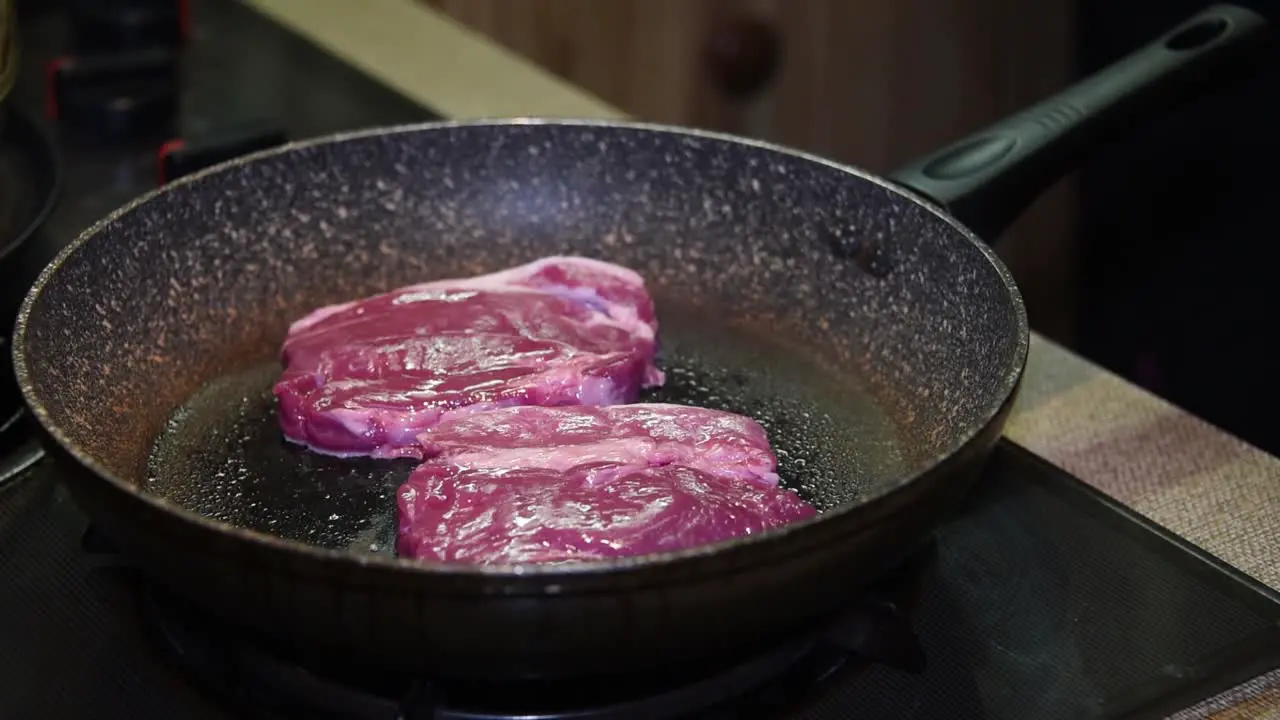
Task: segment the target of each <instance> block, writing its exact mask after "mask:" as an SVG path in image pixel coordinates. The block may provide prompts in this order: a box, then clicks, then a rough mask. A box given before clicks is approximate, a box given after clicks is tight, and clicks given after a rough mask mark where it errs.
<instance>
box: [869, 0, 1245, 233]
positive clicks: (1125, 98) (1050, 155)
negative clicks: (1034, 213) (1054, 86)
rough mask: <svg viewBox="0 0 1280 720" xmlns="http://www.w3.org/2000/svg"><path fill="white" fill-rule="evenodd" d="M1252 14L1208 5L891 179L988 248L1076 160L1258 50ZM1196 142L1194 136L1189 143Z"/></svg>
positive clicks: (1147, 119) (1240, 9) (1240, 8)
mask: <svg viewBox="0 0 1280 720" xmlns="http://www.w3.org/2000/svg"><path fill="white" fill-rule="evenodd" d="M1266 27H1267V23H1266V21H1265V20H1264V19H1263V18H1262V17H1261V16H1259V15H1258V14H1256V13H1254V12H1252V11H1250V10H1247V9H1245V8H1242V7H1237V6H1234V5H1214V6H1212V7H1210V8H1209V9H1207V10H1205V11H1203V12H1201V13H1199V14H1198V15H1196V16H1195V17H1193V18H1191V19H1190V20H1187V21H1186V22H1184V23H1182V24H1181V25H1179V26H1178V27H1176V28H1174V29H1173V30H1170V31H1169V32H1168V33H1166V34H1165V35H1164V36H1163V37H1161V38H1160V39H1159V40H1157V41H1155V42H1153V43H1151V44H1150V45H1148V46H1146V47H1144V48H1142V49H1141V50H1138V51H1137V52H1135V53H1133V54H1131V55H1129V56H1128V57H1126V58H1124V59H1123V60H1121V61H1119V62H1117V63H1115V64H1114V65H1112V66H1110V67H1108V68H1106V69H1104V70H1102V71H1100V72H1098V73H1097V74H1095V75H1092V76H1090V77H1088V78H1085V79H1084V80H1082V81H1080V82H1079V83H1077V84H1076V85H1074V86H1072V87H1070V88H1068V89H1067V90H1064V91H1063V92H1061V93H1059V94H1058V95H1056V96H1054V97H1051V98H1049V99H1047V100H1044V101H1042V102H1040V103H1038V104H1036V105H1033V106H1032V107H1030V108H1028V109H1026V110H1023V111H1021V112H1019V113H1017V114H1015V115H1013V116H1011V117H1009V118H1006V119H1004V120H1001V121H999V122H997V123H996V124H994V125H992V126H990V127H988V128H986V129H985V130H982V131H980V132H978V133H975V134H973V135H970V136H969V137H967V138H964V139H963V140H960V141H959V142H956V143H953V144H951V145H949V146H947V147H945V148H943V149H942V150H939V151H938V152H936V153H933V154H931V155H928V156H926V157H924V158H921V159H919V160H916V161H915V162H912V163H910V164H908V165H907V166H905V167H903V168H901V169H899V170H898V171H897V172H895V173H893V174H892V175H890V176H889V178H890V180H892V181H894V182H897V183H899V184H901V185H905V186H907V187H908V188H910V189H912V190H915V191H916V192H918V193H921V194H923V195H925V196H926V197H928V198H930V199H932V200H934V201H935V202H937V203H938V204H940V205H942V206H943V207H945V208H947V210H948V211H950V212H951V214H952V215H954V216H955V217H956V218H958V219H959V220H960V221H961V222H963V223H964V224H966V225H968V226H969V228H970V229H971V230H973V231H974V232H975V233H977V234H978V236H979V237H982V238H985V239H987V240H988V242H993V241H994V240H995V239H996V238H997V237H998V236H999V235H1000V233H1001V232H1002V231H1003V230H1004V229H1005V228H1006V227H1008V225H1009V224H1010V223H1012V222H1013V221H1014V220H1016V219H1017V217H1018V216H1019V215H1020V214H1022V211H1023V210H1025V209H1026V208H1027V207H1028V206H1029V205H1030V204H1031V203H1032V202H1033V201H1034V200H1035V199H1036V197H1037V196H1039V195H1040V193H1042V192H1044V190H1045V189H1047V188H1048V187H1049V185H1051V184H1052V183H1053V182H1055V181H1057V180H1058V179H1059V178H1061V177H1062V176H1063V175H1065V174H1066V173H1067V172H1068V171H1069V170H1070V169H1071V168H1073V167H1075V166H1076V165H1078V164H1079V162H1080V159H1081V155H1082V154H1083V153H1084V152H1085V151H1086V150H1091V149H1092V148H1093V147H1095V146H1096V145H1099V144H1100V143H1102V142H1105V141H1107V140H1109V139H1111V138H1112V137H1113V136H1115V135H1118V134H1119V133H1120V132H1121V131H1124V130H1128V129H1129V128H1130V127H1132V126H1135V125H1140V124H1141V123H1143V122H1146V121H1149V120H1151V119H1153V118H1156V117H1159V116H1160V115H1161V114H1163V113H1165V112H1167V111H1168V110H1170V109H1171V108H1172V107H1173V106H1174V105H1176V104H1177V103H1179V102H1181V101H1183V100H1186V99H1188V98H1189V97H1191V96H1192V95H1194V94H1195V93H1196V92H1198V91H1200V90H1202V89H1205V87H1204V86H1205V84H1206V83H1205V82H1204V81H1205V80H1210V81H1211V82H1212V80H1213V79H1214V78H1217V80H1218V83H1219V84H1221V80H1222V77H1221V75H1219V74H1218V71H1219V70H1220V69H1221V67H1222V66H1223V65H1225V64H1226V63H1227V62H1230V61H1235V60H1239V59H1241V58H1242V56H1243V55H1244V54H1245V51H1248V50H1253V49H1255V48H1256V47H1257V46H1259V45H1260V44H1261V42H1260V41H1261V40H1262V38H1263V37H1264V36H1265V34H1266V33H1265V30H1266ZM1192 140H1194V138H1193V139H1192Z"/></svg>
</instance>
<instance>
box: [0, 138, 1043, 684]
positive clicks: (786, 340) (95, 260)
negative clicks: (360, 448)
mask: <svg viewBox="0 0 1280 720" xmlns="http://www.w3.org/2000/svg"><path fill="white" fill-rule="evenodd" d="M550 254H581V255H586V256H591V257H597V258H601V259H604V260H609V261H613V262H617V263H620V264H622V265H625V266H628V267H631V268H634V269H635V270H637V271H638V272H640V273H641V274H642V275H644V277H645V278H646V280H647V282H648V283H649V285H650V287H651V289H652V290H653V292H654V293H655V295H656V296H657V297H658V300H659V305H660V307H659V311H660V313H661V315H660V320H661V322H662V326H663V329H662V335H663V337H662V341H663V343H664V363H666V364H667V366H668V368H669V369H671V370H673V372H672V373H671V375H672V381H673V389H672V392H675V393H676V395H677V396H678V397H676V398H675V399H683V400H688V401H698V402H706V403H708V404H713V405H714V404H721V405H723V406H725V407H729V408H731V409H735V410H739V411H744V412H747V413H750V414H754V415H763V416H764V417H762V418H761V419H763V420H765V421H766V422H767V423H769V424H770V430H771V431H772V433H773V435H774V437H775V440H776V441H777V442H778V443H779V445H780V447H781V449H783V450H785V451H786V452H787V454H788V455H791V453H792V452H793V451H794V453H795V455H794V456H792V457H789V458H784V465H783V468H784V471H785V472H786V473H787V475H788V476H789V478H790V479H791V480H792V481H794V482H796V483H797V484H798V486H799V487H800V488H801V489H802V491H803V492H806V494H807V495H808V496H809V497H810V498H812V499H814V500H815V501H817V502H818V504H819V505H821V506H822V507H823V508H824V509H826V510H827V512H826V513H824V515H823V516H822V517H821V518H820V519H819V520H818V521H816V522H809V523H801V524H798V525H793V526H790V527H788V528H785V529H783V530H781V531H777V532H774V533H769V534H765V535H761V536H755V537H752V538H747V539H743V540H740V541H733V542H731V543H728V544H727V545H722V546H720V547H716V548H696V549H692V550H689V551H686V552H683V553H677V554H674V555H669V556H660V557H658V558H656V559H655V558H641V559H632V560H623V561H620V562H617V563H613V564H608V565H605V566H591V567H587V568H578V569H574V568H563V567H562V568H553V569H547V568H536V567H532V568H515V569H512V568H499V569H496V570H495V569H487V570H480V571H477V570H474V569H472V568H468V567H459V566H443V567H442V566H434V567H424V566H418V565H414V564H412V563H408V562H399V561H395V560H392V559H390V558H383V557H378V556H377V553H376V552H375V553H373V554H370V552H369V549H368V548H369V546H371V545H378V546H379V548H383V547H385V544H386V542H387V540H388V539H389V535H388V532H389V527H388V526H387V523H388V522H389V520H390V519H391V512H392V510H391V496H390V493H389V489H390V488H391V487H392V486H393V485H394V482H395V480H396V479H397V477H398V476H397V473H403V472H404V468H403V466H402V467H400V468H398V469H391V470H383V469H381V468H382V466H378V468H377V469H375V468H374V464H373V463H372V462H364V463H362V462H359V461H357V462H352V463H349V464H343V465H341V467H340V468H339V467H338V466H337V465H335V464H334V461H331V460H327V459H321V458H316V457H312V456H304V455H303V454H302V453H300V452H299V451H297V450H296V449H292V448H289V447H288V446H286V445H284V444H283V443H282V442H281V441H280V440H279V439H278V436H277V435H276V431H275V428H274V427H273V426H272V425H273V423H272V422H271V420H270V417H269V410H270V406H269V402H268V399H267V396H266V395H265V394H263V391H264V390H265V389H266V388H267V386H268V384H269V382H270V380H271V372H272V370H271V364H272V363H273V362H274V361H275V359H276V356H277V352H278V349H279V344H280V341H281V339H282V338H283V336H284V332H285V329H286V327H287V325H288V323H289V322H290V321H292V320H293V319H295V318H297V317H298V316H300V315H302V314H303V313H305V312H307V311H308V310H310V309H312V308H314V307H316V306H318V305H322V304H326V303H331V302H336V301H340V300H346V299H350V298H353V297H359V296H363V295H367V294H369V293H372V292H376V291H382V290H386V289H389V288H393V287H396V286H399V285H403V284H407V283H412V282H421V281H423V280H427V279H432V278H441V277H449V276H461V275H469V274H474V273H480V272H486V271H492V270H496V269H500V268H504V267H509V266H512V265H515V264H518V263H522V262H526V261H529V260H532V259H535V258H538V257H542V256H546V255H550ZM20 327H21V334H20V336H19V346H20V347H19V349H18V351H17V353H16V357H17V366H18V372H19V377H20V380H21V381H22V383H23V384H24V388H25V391H26V393H27V399H28V401H29V402H30V403H31V405H32V406H33V409H34V411H35V413H36V414H37V416H38V417H39V418H40V420H41V423H42V425H43V426H44V427H45V428H46V429H48V430H49V432H50V434H51V435H52V437H53V438H54V439H55V440H56V441H57V443H58V445H59V447H60V448H61V450H62V451H63V453H64V455H65V456H68V457H70V458H72V459H74V460H76V461H77V462H79V463H80V464H81V465H83V466H84V467H85V468H86V471H84V472H78V473H72V475H73V479H72V481H71V487H72V489H73V491H74V492H75V493H76V495H77V499H78V500H79V501H80V502H81V504H83V505H84V506H85V507H86V508H87V509H88V510H89V511H90V512H91V513H92V514H94V516H95V519H96V521H97V522H98V524H99V526H100V527H101V528H102V529H103V530H104V532H106V533H108V534H109V535H111V536H112V537H113V538H115V539H116V540H117V542H118V543H120V544H121V545H124V546H125V547H126V550H127V551H128V552H129V553H130V554H131V555H133V556H135V557H137V558H138V559H139V560H140V561H141V562H143V563H144V565H145V566H146V567H147V569H148V570H149V571H150V572H151V573H152V574H153V575H154V576H155V577H157V578H159V579H161V580H162V581H164V582H165V583H167V584H169V585H170V586H172V587H174V588H176V589H178V590H179V591H180V592H181V593H182V594H184V595H186V596H187V597H189V598H192V599H194V600H196V601H197V602H200V603H202V604H203V605H204V606H205V607H206V608H208V609H212V610H215V611H217V612H219V613H220V614H222V615H224V616H226V617H228V618H230V619H232V620H234V621H236V622H238V623H239V624H241V625H245V626H248V627H252V628H255V629H257V630H259V631H262V632H264V633H268V634H272V635H275V636H276V637H277V638H279V639H283V640H285V641H286V642H289V643H293V644H295V645H298V646H300V647H305V648H311V649H315V648H321V647H323V648H328V649H332V650H333V651H335V652H339V653H345V654H346V655H348V656H353V657H358V658H360V659H362V660H367V661H369V662H382V663H386V664H392V665H396V666H399V667H405V666H422V667H424V668H426V669H430V670H432V671H436V672H439V671H447V672H457V673H461V674H472V675H474V674H490V675H504V674H527V673H543V672H546V673H552V674H575V673H576V674H582V673H592V672H606V671H607V672H626V671H628V670H631V669H639V668H645V667H652V666H653V665H654V664H655V663H663V662H670V661H671V660H672V658H674V657H676V656H677V655H679V656H682V657H685V658H687V659H689V660H690V661H695V660H696V655H697V654H698V653H699V652H701V653H704V654H705V653H711V652H716V651H723V652H725V653H732V652H734V651H736V650H737V651H740V650H743V649H744V648H747V647H754V646H757V645H758V644H760V643H762V642H766V641H768V639H769V638H774V637H778V636H780V635H782V634H785V633H787V632H791V631H792V630H794V628H795V627H797V626H800V625H804V624H806V623H809V622H811V621H812V620H813V619H814V618H815V617H816V616H818V615H821V614H823V613H826V612H828V611H830V610H831V609H833V608H835V607H837V606H839V604H840V603H841V602H843V601H844V600H846V599H847V598H848V597H849V596H850V594H852V593H854V592H856V591H857V588H858V587H859V585H860V583H862V582H865V581H867V580H869V579H871V578H872V577H874V576H875V575H876V574H877V573H879V572H881V571H882V569H883V568H884V567H885V566H886V565H888V564H890V563H892V562H894V561H895V560H896V559H897V558H898V557H901V555H902V553H903V552H906V550H907V549H909V548H910V547H912V546H913V544H914V543H916V542H918V541H919V540H920V539H921V538H923V537H924V536H926V535H927V533H928V532H929V530H930V529H931V528H932V527H933V525H934V524H936V522H938V520H939V518H941V517H943V516H944V515H945V514H946V512H947V510H948V508H950V507H951V506H952V505H953V504H954V500H955V498H956V497H958V496H960V495H962V494H963V491H964V488H965V486H966V482H967V481H968V480H967V479H968V478H971V477H972V469H973V463H974V461H975V460H977V459H978V458H980V457H981V456H982V455H983V451H984V450H985V449H986V448H988V447H989V446H990V444H991V443H992V442H994V440H995V437H996V435H997V433H998V430H999V424H1000V421H1001V419H1002V417H1003V414H1004V413H1006V412H1007V409H1008V404H1009V401H1010V399H1011V397H1012V394H1013V391H1014V389H1015V386H1016V382H1017V379H1018V377H1019V376H1020V373H1021V368H1022V366H1023V362H1024V359H1025V355H1026V351H1027V345H1026V343H1027V329H1026V318H1025V315H1024V312H1023V308H1022V304H1021V301H1020V298H1019V297H1018V294H1017V291H1016V289H1014V287H1013V284H1012V281H1011V279H1010V278H1009V277H1008V274H1007V272H1006V271H1005V269H1004V268H1003V267H1002V266H1001V265H1000V264H999V262H998V261H996V260H995V259H994V256H993V255H992V254H991V253H990V251H989V250H988V249H986V248H985V247H984V246H982V245H981V244H980V243H978V242H977V241H976V240H975V239H974V238H973V237H972V236H971V235H968V234H967V233H966V232H965V231H964V230H963V229H961V228H960V227H959V226H957V225H955V224H954V223H953V222H952V221H950V220H948V219H946V218H945V216H943V215H942V214H940V213H939V212H937V211H935V210H933V209H931V208H930V207H929V206H927V205H923V204H920V203H919V202H917V201H916V200H913V199H912V198H910V197H908V196H906V195H903V194H900V193H899V192H898V191H895V190H893V189H890V188H889V187H887V186H885V185H884V184H882V183H881V182H879V181H876V180H872V179H869V178H867V177H863V176H861V175H859V174H857V173H856V172H854V171H851V170H849V169H847V168H844V167H841V166H836V165H833V164H830V163H827V162H825V161H822V160H819V159H816V158H812V157H809V156H804V155H800V154H796V153H791V152H787V151H783V150H781V149H777V148H772V147H769V146H765V145H760V144H755V143H751V142H748V141H739V140H733V139H729V138H725V137H719V136H713V135H708V134H700V133H694V132H686V131H676V130H670V129H661V128H654V127H645V126H639V125H634V126H633V125H616V124H599V123H572V122H570V123H555V122H553V123H522V122H508V123H494V124H474V125H473V124H461V125H456V126H455V125H449V124H445V125H429V126H421V127H414V128H405V129H400V130H395V131H383V132H370V133H361V134H355V135H350V136H345V137H343V138H338V139H330V140H326V141H321V142H315V143H310V144H304V145H300V146H293V147H290V148H286V149H284V150H280V151H272V152H268V153H265V154H262V155H260V156H256V157H254V158H250V159H247V160H244V161H241V162H237V163H234V164H233V165H231V166H227V167H224V168H222V169H220V170H218V171H215V172H211V173H205V174H202V175H197V176H193V177H192V178H189V179H184V180H183V181H179V182H178V183H175V184H174V185H172V186H170V187H168V188H167V189H165V190H162V191H161V192H159V193H158V194H155V195H152V196H150V197H147V198H144V199H142V201H140V202H138V203H135V204H134V205H132V206H130V207H128V208H125V209H124V210H123V211H121V212H119V213H117V214H115V215H113V216H112V217H110V218H108V219H106V220H105V221H104V222H102V223H100V224H99V225H97V226H95V227H94V228H92V229H91V230H90V231H89V232H88V233H87V234H86V235H85V236H84V237H82V238H81V240H80V241H78V243H77V244H76V245H74V246H73V247H72V248H71V249H70V250H69V251H68V252H67V253H65V254H64V255H63V256H61V257H60V259H59V260H58V261H57V262H56V263H55V264H54V265H53V266H52V267H51V269H50V270H49V271H47V272H46V273H45V274H44V275H43V276H42V279H41V281H40V282H39V283H38V284H37V289H36V290H35V292H34V293H33V295H32V296H30V297H29V300H28V303H27V305H26V306H25V313H24V314H23V316H22V317H21V319H20ZM32 358H39V361H38V362H32V361H31V359H32ZM681 369H684V370H687V371H688V373H685V372H682V371H681ZM218 378H221V380H219V381H218V382H217V384H215V385H213V386H210V385H208V384H209V383H210V382H211V381H214V380H215V379H218ZM699 386H701V387H705V388H706V390H696V389H695V388H697V387H699ZM201 388H205V391H204V392H205V395H203V396H201V397H200V398H197V399H196V400H195V401H194V402H192V401H191V398H192V397H193V394H195V393H197V392H198V391H200V390H201ZM712 395H714V396H715V397H716V398H718V399H712V397H711V396H712ZM184 404H186V405H187V407H186V409H185V410H184V411H183V412H180V413H178V414H177V415H175V410H176V409H178V408H180V407H182V406H183V405H184ZM806 414H807V416H806ZM166 428H168V429H169V432H168V433H166V432H165V431H166ZM215 431H216V434H215ZM161 435H164V438H163V439H162V441H161V443H160V444H159V446H158V447H157V448H156V452H154V453H153V443H155V441H156V438H157V437H159V436H161ZM245 438H247V439H245ZM958 450H959V452H957V451H958ZM237 454H239V457H238V459H237ZM228 458H230V459H228ZM940 460H941V461H942V462H941V464H938V463H939V461H940ZM801 461H803V462H804V468H803V469H802V468H801V466H800V462H801ZM957 470H967V471H968V472H963V473H959V472H957ZM90 471H94V472H96V473H97V474H100V475H102V476H106V477H107V478H111V479H112V480H111V481H110V482H107V481H103V480H101V479H98V478H97V477H94V472H90ZM241 471H243V472H244V474H245V477H244V478H242V477H240V476H239V475H237V473H239V472H241ZM923 471H927V472H924V474H923V475H920V473H921V472H923ZM219 472H223V473H224V475H223V477H218V473H219ZM228 473H230V474H228ZM153 475H154V476H155V480H154V482H153V483H148V478H149V477H150V476H153ZM246 478H247V479H248V480H249V484H248V485H247V486H246V485H243V484H239V483H242V481H244V480H245V479H246ZM299 480H301V481H303V483H304V489H303V490H302V491H297V490H294V489H292V487H291V486H292V484H293V483H295V482H298V481H299ZM117 481H118V482H117ZM319 482H330V483H332V485H333V489H334V491H335V492H337V493H339V494H342V493H348V494H347V495H346V496H345V497H344V498H342V499H340V500H338V499H335V498H334V497H332V495H333V493H330V495H331V497H329V498H325V497H324V496H323V495H324V493H322V492H321V490H322V489H323V488H322V487H320V486H318V485H317V483H319ZM307 483H309V485H308V484H307ZM149 484H150V485H152V487H154V488H155V489H156V490H157V491H159V492H162V493H164V494H165V495H167V496H169V497H170V498H172V499H173V500H175V501H179V503H180V504H183V505H190V506H192V507H196V508H197V509H201V510H204V511H206V512H207V513H209V514H210V515H214V516H217V515H222V516H223V517H225V519H227V520H231V521H234V522H238V523H241V522H242V523H246V524H249V525H252V526H255V527H256V528H257V529H259V530H268V531H276V532H278V533H279V534H281V535H284V536H287V537H290V538H292V539H294V540H302V541H306V542H285V541H281V540H279V539H278V538H276V536H274V535H265V534H260V533H248V532H243V531H237V530H232V529H231V527H230V526H228V525H226V524H221V523H214V522H211V521H207V520H200V519H198V518H197V516H196V515H194V514H191V513H188V512H184V511H183V510H181V509H180V508H178V507H176V504H175V503H172V502H164V503H156V502H155V501H154V496H151V495H148V494H147V493H139V492H138V491H137V489H136V488H138V487H146V486H148V485H149ZM806 485H808V488H807V489H806V487H805V486H806ZM899 486H901V487H900V488H899ZM236 492H242V493H258V496H257V501H258V502H267V503H269V504H271V505H273V506H275V507H276V508H277V510H276V511H271V512H267V513H261V512H249V510H251V509H252V508H251V507H250V506H251V503H253V502H254V501H255V500H253V499H247V498H244V497H242V498H240V499H239V500H238V501H237V502H228V497H229V496H230V498H231V499H233V500H234V499H235V498H234V494H235V493H236ZM294 493H298V494H296V495H295V494H294ZM886 493H887V494H886ZM149 497H150V498H153V499H150V500H149V499H147V498H149ZM873 498H879V499H878V500H875V501H874V502H871V503H867V502H864V501H866V500H869V499H873ZM246 499H247V500H248V502H245V500H246ZM282 499H286V500H289V499H292V500H294V501H295V505H296V506H295V507H293V508H290V509H289V510H288V511H287V512H279V511H278V508H279V501H280V500H282ZM841 501H847V502H844V503H841ZM908 507H909V508H910V509H911V513H910V514H904V513H903V510H904V508H908ZM326 512H327V514H325V513H326ZM333 515H337V516H338V518H337V519H336V520H332V521H330V520H328V519H327V518H329V517H331V516H333ZM317 518H321V519H320V520H317ZM272 520H275V523H276V524H275V526H272V525H271V522H272ZM375 520H376V522H375ZM379 523H381V525H379ZM264 526H265V527H264ZM375 526H377V527H375ZM313 530H314V531H315V532H314V533H313V532H312V531H313ZM273 538H274V539H273ZM307 543H316V544H318V545H320V546H327V547H328V548H334V547H340V548H343V549H342V550H326V549H324V547H320V548H317V547H315V546H313V545H309V544H307ZM352 546H354V547H356V548H358V549H360V550H361V552H359V553H351V552H348V551H347V550H346V549H345V548H348V547H352ZM781 608H785V611H783V610H781ZM441 618H447V620H446V621H444V622H442V621H441ZM424 649H426V650H429V652H428V651H424Z"/></svg>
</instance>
